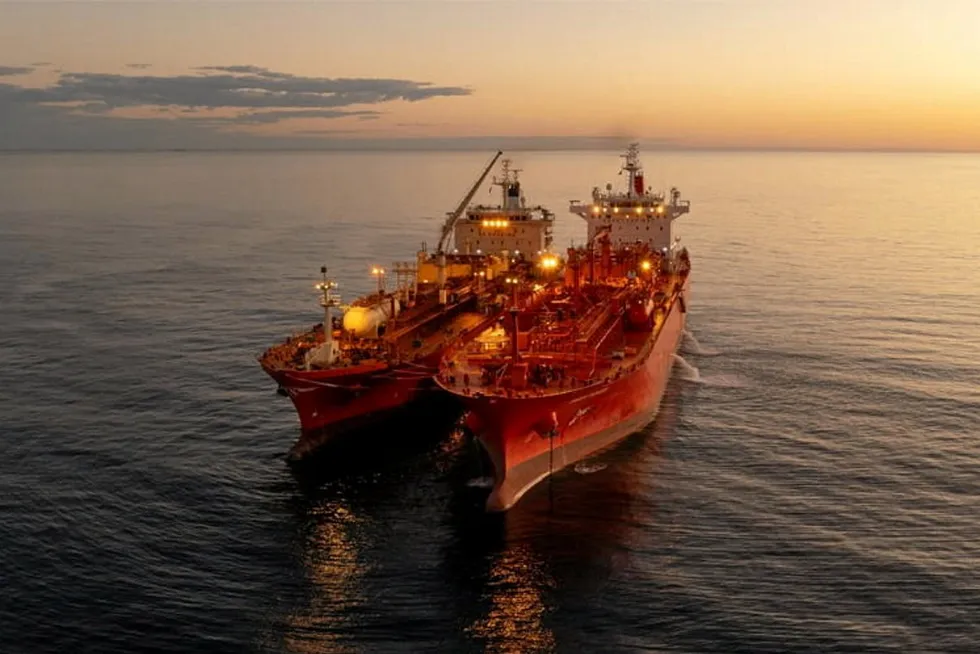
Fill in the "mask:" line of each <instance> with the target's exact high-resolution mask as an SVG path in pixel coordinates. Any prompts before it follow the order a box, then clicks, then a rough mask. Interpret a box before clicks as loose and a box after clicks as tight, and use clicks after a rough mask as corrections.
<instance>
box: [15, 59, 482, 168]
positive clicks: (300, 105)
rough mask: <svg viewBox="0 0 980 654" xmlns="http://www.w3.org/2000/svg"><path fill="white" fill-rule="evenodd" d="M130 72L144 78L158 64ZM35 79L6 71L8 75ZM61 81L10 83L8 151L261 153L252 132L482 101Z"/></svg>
mask: <svg viewBox="0 0 980 654" xmlns="http://www.w3.org/2000/svg"><path fill="white" fill-rule="evenodd" d="M126 66H127V67H128V68H131V69H135V70H143V69H145V68H146V67H149V66H150V64H141V63H130V64H126ZM32 70H33V69H32V68H26V67H14V66H3V67H0V75H6V76H15V75H21V74H25V73H29V72H31V71H32ZM54 72H56V73H59V75H58V77H57V78H56V80H55V81H54V82H53V83H49V84H48V85H46V86H40V87H34V86H22V85H18V84H14V83H0V149H11V148H14V149H23V148H27V149H31V148H33V147H39V148H46V149H48V148H58V147H65V148H71V149H74V148H85V147H100V146H98V145H96V144H97V143H99V142H100V138H101V139H102V140H103V142H105V143H106V144H107V145H106V146H105V147H109V148H116V147H126V143H127V142H131V144H132V147H137V148H145V147H159V143H166V142H171V141H172V142H174V143H177V142H179V144H178V145H174V146H173V147H181V148H184V147H188V145H190V147H194V146H198V145H199V146H200V147H218V146H217V145H214V144H215V143H217V144H219V145H220V146H222V147H223V146H224V145H226V144H227V143H229V142H234V143H243V144H244V143H248V144H250V145H259V146H260V145H261V144H263V143H270V142H272V141H270V137H267V136H261V135H260V134H259V133H256V132H250V131H249V130H250V129H251V128H255V127H260V126H263V125H271V124H277V123H282V122H284V121H289V120H299V119H308V120H332V119H352V120H357V121H371V120H376V119H377V118H379V117H380V116H381V115H382V112H381V111H379V110H378V109H376V108H375V107H376V106H378V105H382V104H386V103H390V102H394V101H398V100H401V101H406V102H420V101H425V100H428V99H431V98H438V97H458V96H466V95H470V94H471V93H472V90H471V89H469V88H466V87H463V86H439V85H436V84H433V83H432V82H427V81H414V80H406V79H394V78H330V77H308V76H301V75H294V74H291V73H284V72H277V71H273V70H270V69H268V68H263V67H261V66H254V65H246V64H240V65H229V66H202V67H199V68H196V69H193V72H191V73H188V74H181V75H170V76H167V75H152V74H139V73H134V74H114V73H97V72H61V71H54ZM303 127H304V128H305V127H307V126H305V125H304V126H303ZM330 131H331V132H332V133H339V132H338V130H330ZM307 132H309V130H307ZM296 134H297V135H299V133H298V132H297V133H296ZM229 136H232V137H234V138H235V139H237V140H235V141H229V140H228V138H226V137H229ZM276 138H279V137H276ZM285 138H286V139H287V142H288V141H289V137H285ZM127 139H129V140H130V141H127ZM168 139H170V141H168ZM277 142H278V143H280V147H281V146H282V143H281V139H280V141H277ZM61 143H64V145H60V144H61ZM204 143H207V144H208V145H204ZM245 147H248V146H245Z"/></svg>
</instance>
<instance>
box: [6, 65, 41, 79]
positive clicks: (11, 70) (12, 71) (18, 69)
mask: <svg viewBox="0 0 980 654" xmlns="http://www.w3.org/2000/svg"><path fill="white" fill-rule="evenodd" d="M32 72H34V68H32V67H29V66H0V77H13V76H15V75H27V74H28V73H32Z"/></svg>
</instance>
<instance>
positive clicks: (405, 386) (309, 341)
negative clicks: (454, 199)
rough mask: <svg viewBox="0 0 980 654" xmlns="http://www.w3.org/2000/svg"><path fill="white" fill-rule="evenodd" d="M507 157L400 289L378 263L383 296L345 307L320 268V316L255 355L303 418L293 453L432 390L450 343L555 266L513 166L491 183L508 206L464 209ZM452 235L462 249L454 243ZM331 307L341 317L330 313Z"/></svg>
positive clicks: (400, 266)
mask: <svg viewBox="0 0 980 654" xmlns="http://www.w3.org/2000/svg"><path fill="white" fill-rule="evenodd" d="M501 154H502V153H500V152H498V153H497V154H496V156H494V157H493V160H492V161H491V162H490V163H489V165H487V167H486V169H485V170H484V171H483V173H482V174H481V175H480V177H479V179H477V181H476V183H475V184H474V185H473V186H472V188H471V189H470V190H469V192H468V193H467V194H466V196H465V197H464V198H463V200H462V202H460V204H459V206H458V207H457V209H456V211H454V212H452V213H450V214H449V215H448V218H447V220H446V222H445V224H444V225H443V229H442V233H441V238H440V241H439V246H438V248H437V249H436V251H435V252H434V253H429V252H427V251H426V249H425V247H424V246H423V249H422V251H420V252H419V253H418V256H417V258H416V261H415V262H414V263H396V264H395V266H394V272H395V275H396V284H395V285H396V288H395V290H394V291H392V292H388V291H387V290H386V289H385V283H384V282H385V271H384V270H383V269H382V268H378V267H375V268H374V269H373V270H372V273H373V274H374V275H375V276H377V278H378V292H377V293H374V294H372V295H369V296H367V297H363V298H360V299H358V300H357V301H355V302H354V303H352V304H351V305H350V306H348V307H344V306H342V305H341V303H340V298H339V296H338V295H337V292H336V288H337V284H336V283H335V282H333V281H332V280H330V279H328V278H327V275H326V272H327V270H326V268H321V272H322V273H323V280H322V281H321V282H320V283H319V284H317V289H318V290H319V291H320V292H321V294H322V298H321V302H320V303H321V306H322V307H323V308H324V321H323V322H322V323H320V324H318V325H315V326H314V327H313V328H312V329H310V330H308V331H306V332H305V333H302V334H299V335H296V336H293V337H291V338H288V339H286V341H285V342H283V343H281V344H279V345H276V346H273V347H271V348H269V349H268V350H266V351H265V352H264V353H263V354H262V355H261V356H260V357H259V362H260V364H261V366H262V368H263V369H264V370H265V371H266V372H267V373H268V374H269V375H270V376H271V377H272V378H273V379H275V380H276V381H277V382H278V383H279V387H280V391H281V392H283V393H284V394H286V395H288V396H289V397H290V399H291V400H292V402H293V405H294V406H295V408H296V412H297V414H298V415H299V420H300V425H301V428H302V434H303V435H302V437H301V438H300V440H299V442H298V443H297V447H294V450H293V454H294V456H295V455H300V454H303V453H305V452H306V450H308V449H310V448H312V447H313V446H315V445H318V444H319V443H320V442H322V441H323V440H324V438H323V437H324V436H331V435H334V434H337V433H340V432H346V431H350V430H351V429H352V428H357V427H361V426H366V425H369V424H372V423H374V422H376V421H378V420H380V419H382V418H385V417H386V416H389V415H390V414H391V412H392V411H393V410H395V409H399V408H402V407H405V406H406V405H408V404H409V403H411V402H413V401H414V400H417V399H419V398H422V397H425V396H427V395H431V393H428V392H427V391H429V390H431V389H434V384H433V381H432V376H433V375H434V374H435V372H436V371H437V366H438V362H439V360H440V359H441V358H442V356H443V354H444V352H445V350H446V348H447V347H448V346H449V345H450V344H451V343H454V342H464V343H465V342H467V341H468V339H469V338H471V337H472V336H475V335H476V334H478V333H480V332H481V331H482V330H483V329H484V328H485V327H486V326H487V325H489V324H492V323H493V321H494V320H495V318H496V316H497V315H498V314H499V312H500V311H502V310H503V308H504V307H505V306H506V297H507V295H506V294H507V293H508V292H510V289H511V288H512V287H513V286H515V285H516V284H517V282H518V281H522V282H524V281H527V280H530V279H535V278H539V277H541V276H542V275H548V274H549V273H550V274H554V273H555V272H556V271H557V268H558V266H559V264H560V262H559V259H558V258H557V257H555V256H553V255H551V254H549V253H548V252H547V248H548V247H549V246H550V243H551V228H552V223H553V221H554V216H553V214H552V213H551V212H549V211H547V210H545V209H543V208H542V207H529V206H527V205H526V203H525V200H524V197H523V194H522V192H521V188H520V182H519V181H518V180H517V172H518V171H514V170H511V169H510V167H509V162H507V161H506V160H505V161H504V166H503V177H502V178H501V179H494V184H496V185H498V186H501V188H502V192H503V202H502V204H501V205H499V206H475V207H469V209H468V210H467V205H468V203H469V202H470V200H471V199H472V197H473V195H474V194H475V193H476V191H477V190H478V188H479V187H480V185H481V184H482V183H483V181H484V180H485V179H486V176H487V174H488V173H489V172H490V170H491V169H492V167H493V165H494V164H495V163H496V161H497V159H498V158H499V157H500V156H501ZM464 212H465V215H464ZM454 239H455V243H457V244H460V245H462V246H463V247H464V249H465V251H464V252H462V253H461V252H460V251H459V247H453V248H452V249H450V242H451V241H453V240H454ZM521 247H523V248H524V253H521V252H520V248H521ZM333 309H340V310H342V311H343V316H342V317H339V316H338V317H336V318H335V317H333V316H332V315H331V312H332V310H333ZM325 326H326V328H325Z"/></svg>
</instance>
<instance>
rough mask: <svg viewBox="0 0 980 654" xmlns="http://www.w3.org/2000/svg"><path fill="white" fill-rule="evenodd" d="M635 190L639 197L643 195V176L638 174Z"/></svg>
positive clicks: (634, 181)
mask: <svg viewBox="0 0 980 654" xmlns="http://www.w3.org/2000/svg"><path fill="white" fill-rule="evenodd" d="M633 190H634V191H636V194H637V195H643V174H642V173H637V175H636V177H634V178H633Z"/></svg>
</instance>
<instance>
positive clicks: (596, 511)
mask: <svg viewBox="0 0 980 654" xmlns="http://www.w3.org/2000/svg"><path fill="white" fill-rule="evenodd" d="M678 395H679V392H678V391H677V389H676V387H675V388H673V389H671V390H668V393H667V396H666V397H665V398H664V403H663V407H662V409H661V412H660V415H659V416H658V418H657V420H656V421H655V422H653V423H651V424H650V425H647V426H646V427H645V428H644V429H642V430H640V431H639V432H637V433H635V434H633V435H631V436H630V437H628V438H627V439H625V440H624V441H622V442H621V443H619V444H618V445H616V446H613V447H612V448H609V449H607V450H605V451H604V452H601V453H600V454H599V455H598V456H595V457H592V458H591V459H589V460H587V461H586V463H588V464H590V465H587V466H584V467H579V468H578V470H586V471H590V472H587V473H585V474H582V473H581V472H578V471H576V467H575V466H570V467H568V468H566V469H564V470H562V471H560V472H558V473H556V474H555V475H554V477H553V480H551V481H548V480H545V481H543V482H541V483H540V484H539V485H538V486H537V487H535V488H534V489H532V490H531V491H529V492H528V493H527V494H526V495H525V496H524V497H523V498H522V499H521V501H520V502H519V503H518V504H517V505H516V506H514V507H513V508H512V509H511V510H510V511H508V512H507V513H505V514H487V513H485V512H483V511H482V506H483V502H484V501H485V499H486V496H487V491H486V489H477V488H473V487H469V486H465V485H462V486H461V485H459V484H454V487H455V488H454V493H453V498H452V500H451V502H450V505H449V513H450V515H449V521H450V523H451V524H452V527H453V538H452V540H451V542H450V543H449V544H448V545H447V547H446V548H445V550H444V562H443V565H444V567H445V572H446V576H447V577H448V580H449V581H450V582H451V583H453V584H454V585H455V586H456V588H457V591H458V599H459V602H458V605H457V606H458V609H457V610H458V611H459V615H458V617H457V622H458V623H459V624H463V625H466V627H465V633H466V636H467V638H468V640H469V641H470V643H469V645H470V646H472V647H473V648H474V649H476V650H479V651H490V652H510V651H522V652H547V651H553V650H555V649H562V650H564V649H568V648H571V649H574V648H575V647H576V646H577V643H576V642H575V641H577V640H578V637H577V636H576V635H575V634H576V633H577V631H578V630H579V629H580V628H581V625H580V624H579V623H577V622H576V621H575V619H574V616H575V615H577V614H580V615H582V616H587V615H589V614H590V613H594V611H595V603H596V600H597V596H599V595H601V593H602V590H603V587H604V585H605V584H606V583H607V582H608V580H609V579H610V577H611V576H612V575H613V574H615V573H616V571H617V570H622V569H624V568H625V567H627V566H628V564H629V557H630V551H631V545H633V544H635V543H636V542H637V541H638V540H639V539H640V538H641V537H642V536H643V534H640V533H639V532H640V531H643V532H644V533H645V534H646V537H649V534H648V532H649V531H650V530H651V525H652V524H656V514H657V506H656V501H657V497H656V496H655V493H652V492H651V489H652V487H655V486H656V485H657V481H656V480H655V477H656V475H657V473H658V470H659V468H660V467H661V466H662V464H663V458H662V446H663V443H664V442H665V440H668V439H669V438H670V437H671V435H673V434H674V433H675V431H676V425H677V418H678V416H677V397H678ZM460 463H461V465H464V466H468V467H469V469H470V470H472V468H473V462H472V461H461V462H460ZM559 607H560V608H561V613H562V616H563V617H562V620H561V622H560V623H557V622H556V621H554V620H552V619H551V616H552V615H553V614H554V612H555V611H556V609H558V608H559ZM570 617H571V620H569V618H570Z"/></svg>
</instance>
